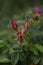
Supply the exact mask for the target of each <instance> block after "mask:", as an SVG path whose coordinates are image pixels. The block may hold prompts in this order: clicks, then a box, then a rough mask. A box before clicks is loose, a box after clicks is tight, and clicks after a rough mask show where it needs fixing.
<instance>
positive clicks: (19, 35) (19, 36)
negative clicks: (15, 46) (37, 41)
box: [17, 32, 23, 41]
mask: <svg viewBox="0 0 43 65" xmlns="http://www.w3.org/2000/svg"><path fill="white" fill-rule="evenodd" d="M17 39H18V40H20V41H21V40H22V39H23V38H22V34H21V32H19V33H17Z"/></svg>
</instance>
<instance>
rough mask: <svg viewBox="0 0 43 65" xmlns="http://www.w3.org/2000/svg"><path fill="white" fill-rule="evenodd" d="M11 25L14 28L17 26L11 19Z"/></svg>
mask: <svg viewBox="0 0 43 65" xmlns="http://www.w3.org/2000/svg"><path fill="white" fill-rule="evenodd" d="M11 26H12V28H13V29H15V30H16V29H17V28H18V24H17V23H16V22H15V21H14V20H12V21H11Z"/></svg>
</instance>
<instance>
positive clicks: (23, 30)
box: [21, 27, 26, 35]
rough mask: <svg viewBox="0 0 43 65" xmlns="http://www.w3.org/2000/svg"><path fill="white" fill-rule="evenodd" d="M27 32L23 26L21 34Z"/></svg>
mask: <svg viewBox="0 0 43 65" xmlns="http://www.w3.org/2000/svg"><path fill="white" fill-rule="evenodd" d="M25 32H26V29H25V28H24V27H23V28H21V34H22V35H23V34H24V33H25Z"/></svg>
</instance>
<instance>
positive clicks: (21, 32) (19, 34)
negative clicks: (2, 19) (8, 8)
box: [11, 20, 30, 41]
mask: <svg viewBox="0 0 43 65" xmlns="http://www.w3.org/2000/svg"><path fill="white" fill-rule="evenodd" d="M24 25H25V27H22V28H21V30H20V32H17V39H18V40H20V41H21V40H22V39H23V34H25V33H26V29H27V28H28V27H29V26H30V22H29V21H28V20H26V21H25V23H24ZM11 26H12V28H13V29H14V30H17V29H18V23H16V22H15V21H14V20H12V21H11Z"/></svg>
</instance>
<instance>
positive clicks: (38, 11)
mask: <svg viewBox="0 0 43 65" xmlns="http://www.w3.org/2000/svg"><path fill="white" fill-rule="evenodd" d="M34 10H35V12H36V13H35V14H34V15H33V18H34V19H35V20H39V17H40V14H41V13H42V10H41V9H40V8H39V7H38V6H36V7H35V8H34ZM11 26H12V28H13V29H14V30H16V31H17V30H18V28H19V25H18V23H16V22H15V21H14V20H12V21H11ZM29 27H30V21H29V20H25V22H24V27H22V28H21V30H20V31H17V39H18V40H20V41H21V40H23V34H25V33H26V31H27V29H28V28H29Z"/></svg>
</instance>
